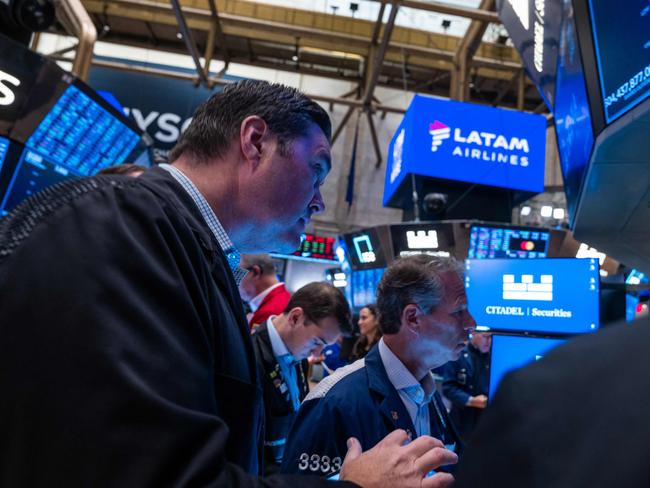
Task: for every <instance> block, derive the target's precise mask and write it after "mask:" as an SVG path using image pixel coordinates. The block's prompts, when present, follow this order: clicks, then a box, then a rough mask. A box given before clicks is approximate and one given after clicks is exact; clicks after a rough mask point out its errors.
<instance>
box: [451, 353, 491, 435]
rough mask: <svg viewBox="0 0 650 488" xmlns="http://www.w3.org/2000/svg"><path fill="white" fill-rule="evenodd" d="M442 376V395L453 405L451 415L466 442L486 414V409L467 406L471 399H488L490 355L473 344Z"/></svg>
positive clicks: (452, 362)
mask: <svg viewBox="0 0 650 488" xmlns="http://www.w3.org/2000/svg"><path fill="white" fill-rule="evenodd" d="M443 376H444V381H443V383H442V393H443V395H445V397H447V398H448V399H449V401H451V405H452V406H451V411H450V412H449V416H450V417H451V420H452V422H454V425H456V427H458V431H459V432H460V435H461V437H462V438H463V440H464V441H467V440H468V439H469V437H470V435H471V433H472V432H473V431H474V428H475V427H476V424H477V423H478V421H479V419H480V418H481V415H482V413H483V409H480V408H474V407H468V406H467V400H469V397H470V396H477V395H485V396H487V394H488V389H489V385H490V354H489V353H485V354H483V353H481V351H479V350H478V349H476V348H475V347H474V346H472V345H471V344H470V345H468V346H467V348H466V349H465V350H464V351H463V353H462V354H461V356H460V358H458V360H457V361H451V362H449V363H447V364H446V365H445V367H444V370H443Z"/></svg>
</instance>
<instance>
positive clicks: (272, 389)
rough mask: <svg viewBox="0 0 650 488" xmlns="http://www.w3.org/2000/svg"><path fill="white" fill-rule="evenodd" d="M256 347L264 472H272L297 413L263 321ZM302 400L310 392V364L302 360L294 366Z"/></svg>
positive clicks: (278, 465)
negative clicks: (261, 409)
mask: <svg viewBox="0 0 650 488" xmlns="http://www.w3.org/2000/svg"><path fill="white" fill-rule="evenodd" d="M251 337H252V339H253V348H254V349H255V356H256V359H257V364H258V367H259V372H260V373H259V374H260V380H261V383H262V391H263V393H264V413H265V420H266V423H265V426H264V464H265V466H264V471H265V473H266V474H273V473H276V472H277V471H279V469H280V464H281V463H282V457H283V456H284V447H285V442H286V439H287V434H288V433H289V428H290V427H291V423H292V422H293V419H294V417H295V415H296V413H295V412H294V410H293V401H292V400H291V394H290V393H289V387H288V386H287V383H286V381H287V380H286V379H285V378H284V377H283V375H282V371H281V370H280V365H279V364H278V361H277V358H276V357H275V354H274V353H273V347H272V346H271V338H270V337H269V329H268V325H267V324H266V322H265V323H263V324H262V325H260V326H259V327H257V328H256V329H255V331H254V332H253V335H252V336H251ZM295 368H296V378H297V380H298V392H299V394H300V401H302V400H303V399H304V398H305V397H306V396H307V393H309V382H308V381H307V370H308V369H309V363H308V362H307V360H303V361H301V362H300V363H298V364H296V365H295Z"/></svg>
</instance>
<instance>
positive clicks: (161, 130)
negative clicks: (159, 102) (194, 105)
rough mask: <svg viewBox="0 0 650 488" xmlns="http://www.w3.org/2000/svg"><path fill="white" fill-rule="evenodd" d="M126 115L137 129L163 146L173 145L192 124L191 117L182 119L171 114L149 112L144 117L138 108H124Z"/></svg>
mask: <svg viewBox="0 0 650 488" xmlns="http://www.w3.org/2000/svg"><path fill="white" fill-rule="evenodd" d="M124 110H125V111H126V113H127V115H130V116H131V117H133V120H135V123H136V124H138V127H139V128H140V129H141V130H143V131H147V132H148V133H149V135H151V136H152V137H153V138H154V139H156V140H157V141H159V142H162V143H165V144H173V143H174V142H176V140H178V137H179V136H180V135H181V133H182V132H184V131H185V129H187V126H188V125H190V122H192V117H189V118H187V119H185V120H184V121H183V119H182V118H181V117H180V116H179V115H177V114H175V113H171V112H166V113H160V112H156V111H153V112H149V113H148V114H147V115H146V116H145V115H144V114H143V113H142V111H141V110H140V109H138V108H125V109H124Z"/></svg>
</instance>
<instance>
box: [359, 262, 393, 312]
mask: <svg viewBox="0 0 650 488" xmlns="http://www.w3.org/2000/svg"><path fill="white" fill-rule="evenodd" d="M384 271H386V268H376V269H363V270H360V271H353V272H352V275H351V276H350V287H351V289H352V307H353V308H357V309H359V308H362V307H365V306H366V305H368V304H369V303H375V302H376V301H377V285H379V281H380V280H381V277H382V276H383V274H384Z"/></svg>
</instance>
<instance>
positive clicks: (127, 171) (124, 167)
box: [97, 163, 147, 176]
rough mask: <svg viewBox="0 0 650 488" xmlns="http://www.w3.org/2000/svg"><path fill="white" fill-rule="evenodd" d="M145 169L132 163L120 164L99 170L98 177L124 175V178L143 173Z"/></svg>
mask: <svg viewBox="0 0 650 488" xmlns="http://www.w3.org/2000/svg"><path fill="white" fill-rule="evenodd" d="M146 169H147V168H145V167H143V166H139V165H137V164H133V163H122V164H114V165H113V166H107V167H106V168H103V169H100V170H99V171H98V172H97V174H98V175H125V176H134V175H136V174H139V173H143V172H144V171H145V170H146Z"/></svg>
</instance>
